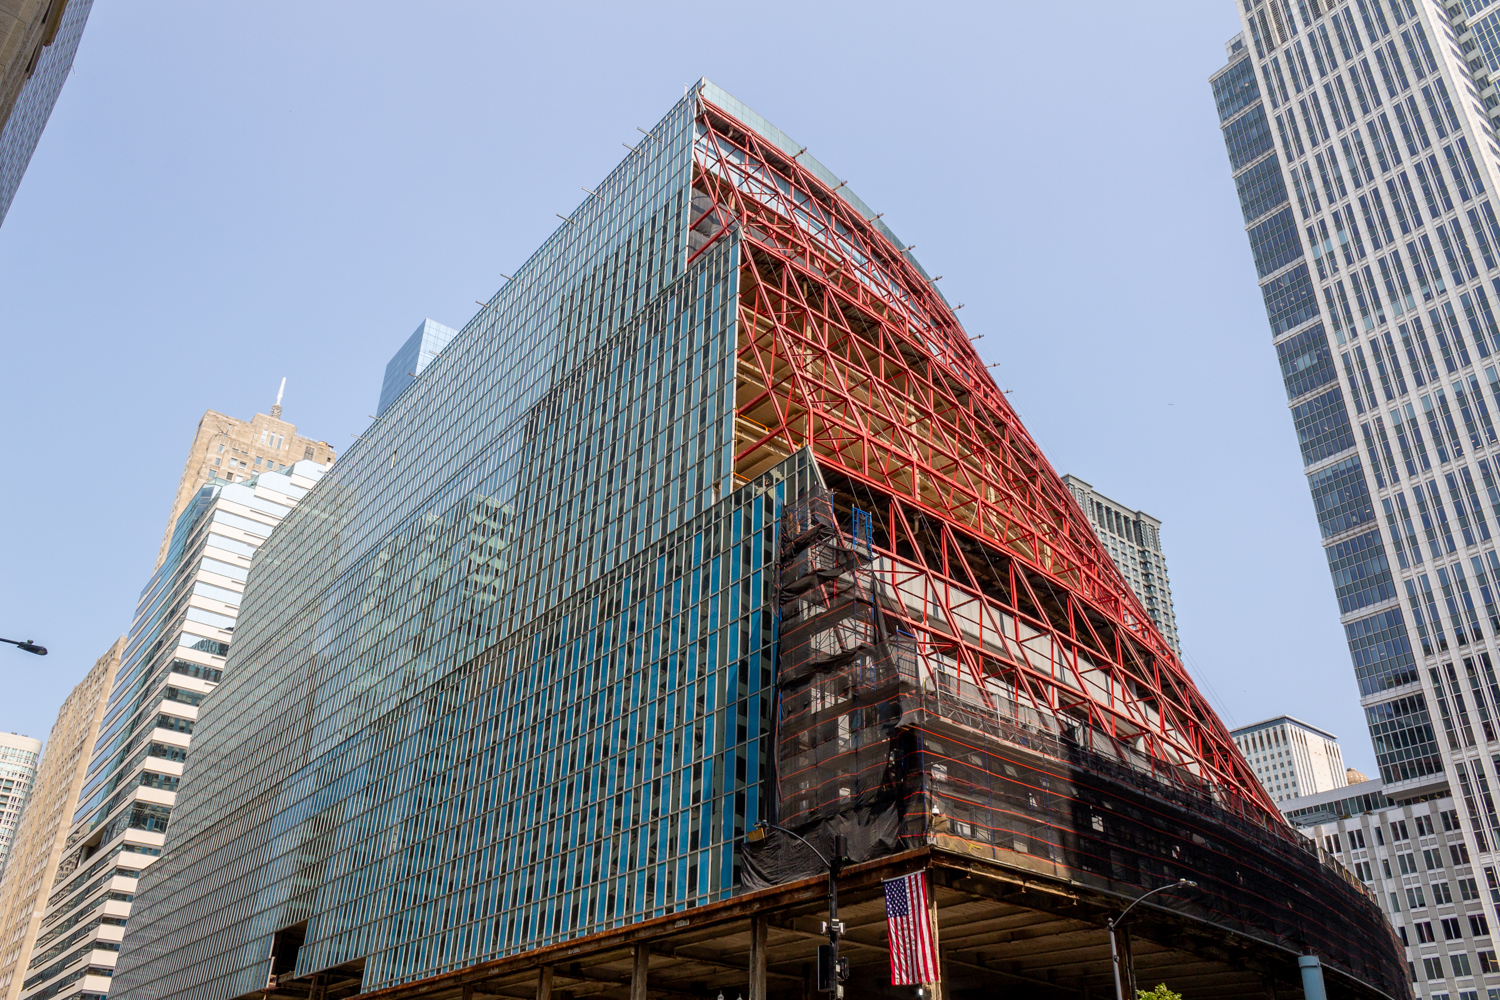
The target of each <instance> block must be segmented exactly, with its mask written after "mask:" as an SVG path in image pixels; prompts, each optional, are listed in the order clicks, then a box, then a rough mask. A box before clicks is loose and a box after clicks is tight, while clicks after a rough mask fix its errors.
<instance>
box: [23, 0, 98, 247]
mask: <svg viewBox="0 0 1500 1000" xmlns="http://www.w3.org/2000/svg"><path fill="white" fill-rule="evenodd" d="M93 5H94V0H0V224H3V223H4V222H5V216H6V213H7V212H9V211H10V203H11V201H12V199H14V198H15V195H16V188H18V187H20V185H21V177H22V175H24V174H25V173H26V165H27V164H28V163H30V162H31V154H32V153H33V152H35V151H36V144H37V142H38V141H39V140H40V139H41V137H42V130H43V129H44V128H46V126H47V119H48V118H50V117H51V116H52V108H53V105H55V104H56V103H57V95H58V94H59V93H61V92H62V85H63V84H64V83H65V82H67V79H68V73H69V71H71V70H72V68H73V56H74V55H75V54H76V53H77V52H78V41H79V39H80V38H81V37H82V36H83V27H84V25H85V24H87V23H88V19H89V10H90V9H91V8H92V7H93Z"/></svg>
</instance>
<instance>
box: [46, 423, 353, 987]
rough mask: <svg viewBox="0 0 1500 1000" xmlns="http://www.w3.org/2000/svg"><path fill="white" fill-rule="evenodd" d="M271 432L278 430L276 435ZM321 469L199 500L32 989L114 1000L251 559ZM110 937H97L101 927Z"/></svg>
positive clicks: (173, 544)
mask: <svg viewBox="0 0 1500 1000" xmlns="http://www.w3.org/2000/svg"><path fill="white" fill-rule="evenodd" d="M265 426H267V427H268V428H269V427H270V426H271V425H265ZM323 471H324V467H323V466H321V465H319V464H317V463H316V462H313V461H310V460H302V461H296V462H293V463H291V464H290V465H289V466H287V467H285V468H284V470H283V471H271V470H263V471H262V472H261V473H260V474H259V475H254V474H251V475H250V476H249V477H248V478H246V479H243V480H237V481H236V482H233V483H230V482H225V481H223V480H214V481H212V482H210V483H208V484H206V485H204V486H202V487H200V488H199V490H198V492H197V494H196V495H195V496H194V497H193V498H192V500H191V502H190V503H189V504H188V505H187V509H186V510H184V511H183V512H182V513H181V515H180V516H179V517H178V519H177V525H176V528H175V530H174V531H173V532H172V537H171V539H170V545H169V546H168V549H167V557H166V559H165V560H164V561H163V562H162V563H161V565H160V566H159V567H158V568H157V571H156V573H155V574H154V575H153V576H152V578H151V581H150V583H148V584H147V585H146V588H145V590H144V591H143V592H142V594H141V599H140V603H139V604H138V606H137V610H136V617H135V621H134V622H133V623H132V625H131V628H130V633H129V636H128V640H127V643H126V646H125V650H124V653H123V656H122V662H121V666H120V668H119V671H118V674H117V676H116V678H115V682H114V684H113V686H112V690H111V692H110V695H109V700H108V704H107V707H106V710H105V715H104V719H103V722H102V725H101V729H100V733H99V736H98V739H97V740H96V741H95V743H94V745H93V747H92V754H91V757H90V760H89V764H88V768H87V771H86V774H85V778H84V782H83V786H82V788H81V790H80V791H79V793H78V797H77V799H76V801H75V808H74V810H73V812H72V815H71V824H70V828H69V831H68V834H67V839H66V843H65V850H64V852H63V856H62V860H61V863H60V865H59V867H58V874H57V880H56V882H55V883H54V884H53V885H52V887H51V892H50V895H49V896H48V898H47V900H46V903H45V909H44V912H43V915H42V919H41V925H40V928H39V930H38V933H37V936H36V940H35V943H34V945H33V946H32V950H31V956H30V959H29V961H28V963H27V967H26V972H25V979H24V982H23V983H22V987H21V996H22V997H23V998H24V1000H53V998H55V997H62V998H64V1000H70V998H74V997H81V998H88V1000H97V998H99V997H102V996H104V995H105V994H107V993H108V992H109V986H110V976H111V974H112V972H113V968H114V964H115V957H116V952H117V951H118V950H119V944H118V943H117V942H118V941H119V940H120V933H122V932H120V931H115V930H108V929H107V928H119V927H124V926H125V925H126V920H127V919H128V918H129V916H130V910H131V904H132V899H133V895H134V893H135V889H136V885H137V879H138V878H139V876H140V874H141V872H142V871H143V870H144V869H146V868H147V867H148V866H149V865H150V864H151V863H152V862H153V861H155V860H156V858H157V856H158V855H159V854H160V853H161V845H162V839H163V834H164V832H165V831H166V829H167V827H168V821H169V819H170V817H171V814H172V807H173V805H174V803H175V802H176V799H177V794H178V790H179V787H180V782H181V778H182V772H183V762H184V761H186V760H187V759H188V750H189V746H190V745H191V743H192V733H193V727H194V725H195V723H196V721H197V718H198V706H199V705H200V704H201V703H202V702H203V699H204V698H205V697H206V696H207V695H208V693H209V692H210V691H212V690H213V689H214V688H215V686H217V684H218V683H219V681H220V680H221V679H222V676H223V668H224V657H225V654H226V653H227V652H228V651H229V643H230V639H231V638H232V636H233V633H234V628H235V622H236V619H237V617H238V615H239V613H240V604H241V601H242V598H243V594H244V588H245V580H246V578H247V576H248V574H249V571H250V568H251V565H252V558H253V557H254V556H255V554H256V552H257V550H259V548H260V546H261V544H262V543H263V542H265V540H266V537H267V536H268V535H270V534H271V530H272V529H273V528H275V527H276V525H277V524H278V523H279V522H280V521H281V519H282V518H283V517H285V516H286V514H287V512H288V511H290V510H291V509H293V507H295V506H296V504H297V501H298V500H299V499H301V498H302V496H303V495H305V494H306V493H307V491H308V490H309V489H310V488H311V487H312V486H313V484H314V483H316V482H317V480H318V479H319V478H320V477H321V476H322V475H323ZM96 927H98V928H100V931H99V933H97V934H96V933H94V932H93V930H92V929H93V928H96Z"/></svg>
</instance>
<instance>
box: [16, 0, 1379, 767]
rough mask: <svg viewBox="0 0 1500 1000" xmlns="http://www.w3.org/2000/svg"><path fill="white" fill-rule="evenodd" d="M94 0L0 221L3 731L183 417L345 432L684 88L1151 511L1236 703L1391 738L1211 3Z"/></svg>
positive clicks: (1214, 692) (1078, 459)
mask: <svg viewBox="0 0 1500 1000" xmlns="http://www.w3.org/2000/svg"><path fill="white" fill-rule="evenodd" d="M1148 14H1149V16H1146V15H1143V13H1142V11H1141V10H1140V9H1138V8H1135V7H1130V6H1128V5H1125V6H1122V5H1119V4H1113V3H1106V2H1104V0H1090V2H1087V3H1085V4H1082V5H1078V4H1018V3H1011V4H1005V5H1003V9H1002V5H998V4H976V5H974V6H972V7H964V6H961V5H941V4H921V5H914V4H873V3H861V4H832V3H813V4H810V3H806V2H801V3H795V4H780V3H771V2H760V3H756V4H752V5H749V6H745V5H722V4H719V5H715V4H703V3H692V4H686V3H684V4H654V5H653V4H632V5H607V4H602V3H601V4H567V3H558V4H546V5H521V4H516V5H500V4H492V3H473V4H460V3H422V4H413V3H410V2H404V3H380V2H361V3H332V2H326V3H318V4H302V3H298V4H292V3H254V4H251V3H228V2H225V3H214V4H190V3H185V2H158V3H151V4H141V3H119V2H110V0H101V2H100V3H98V4H97V5H96V6H95V9H94V13H93V16H92V17H91V19H90V22H89V26H88V30H87V31H86V32H85V34H84V36H83V43H82V46H81V47H80V49H79V53H78V60H77V64H76V73H75V74H74V75H73V77H72V78H71V79H70V80H69V82H68V84H67V86H66V87H65V88H64V90H63V94H62V98H61V100H60V101H59V103H58V107H57V110H56V111H55V113H54V114H53V116H52V121H51V124H50V125H49V126H48V128H47V132H46V134H45V135H44V136H43V139H42V142H41V146H40V147H39V149H38V150H37V154H36V156H35V158H34V159H33V160H32V163H31V168H30V170H29V172H28V173H27V176H26V179H25V181H24V182H23V184H22V185H21V189H20V192H19V194H18V195H17V197H16V200H15V203H14V205H13V207H12V209H11V212H10V215H9V217H8V218H7V219H6V221H5V223H4V225H3V226H0V330H3V336H0V350H3V352H4V353H3V359H4V376H5V383H4V389H3V392H0V420H3V423H0V426H3V427H4V431H5V433H4V435H3V437H0V440H3V442H4V446H3V452H0V454H3V458H4V464H3V468H4V470H5V480H6V484H5V488H4V490H3V491H0V531H3V533H4V534H3V537H0V546H3V548H0V552H3V557H0V567H3V570H0V635H4V636H6V637H7V638H30V637H35V638H36V639H37V640H38V641H41V642H45V643H46V644H47V645H48V646H50V647H51V649H52V655H51V656H49V657H47V658H46V659H45V660H40V659H35V658H32V657H29V656H26V655H25V654H22V653H18V652H15V651H11V652H9V653H7V652H5V650H3V649H0V679H3V684H4V687H3V690H4V691H5V693H6V696H5V697H4V698H3V699H0V730H18V731H22V732H26V733H30V734H32V735H36V736H45V735H46V731H47V729H48V727H49V726H50V725H51V723H52V719H53V717H54V714H55V712H56V710H57V706H58V705H59V703H60V702H61V700H62V698H63V697H64V695H65V694H66V693H67V691H68V689H69V687H70V686H71V685H72V684H74V683H75V682H76V681H77V680H78V678H79V677H81V676H82V674H83V673H84V672H85V671H86V670H87V669H88V667H89V665H90V664H91V663H92V662H93V660H94V658H95V657H96V656H97V655H98V654H99V653H100V652H102V651H103V650H104V649H105V648H106V647H108V645H109V643H110V642H111V640H112V639H113V637H114V636H116V635H118V634H120V633H121V632H123V631H125V630H126V629H127V628H128V627H129V623H130V617H131V614H132V612H133V610H134V606H135V600H136V597H137V594H138V592H139V590H140V588H141V586H142V585H143V584H144V583H145V581H146V578H147V576H148V574H149V573H150V570H151V564H152V560H153V558H154V556H155V553H156V547H157V543H158V542H159V541H160V538H161V534H162V530H163V528H164V526H165V518H166V515H167V512H168V510H169V507H170V504H171V499H172V494H173V490H174V489H175V486H176V483H177V480H178V477H179V475H180V474H181V470H182V464H183V461H184V459H185V457H186V448H187V446H188V443H189V441H190V439H191V436H192V432H193V429H194V427H195V425H196V422H197V420H198V417H199V416H200V415H201V414H202V412H203V410H204V409H206V408H210V407H212V408H214V409H217V410H220V411H223V412H225V413H229V414H234V415H236V416H241V417H246V418H248V417H249V416H250V415H251V414H253V413H254V412H256V411H257V410H259V411H264V410H266V409H267V408H268V407H269V406H270V404H271V402H272V400H273V397H274V395H275V391H276V386H277V383H278V382H279V381H280V379H281V377H282V376H283V375H284V376H286V377H287V398H286V404H285V405H286V414H285V415H286V417H287V419H290V420H292V421H294V422H295V423H296V424H297V425H298V428H299V430H301V431H302V432H303V433H305V434H309V435H311V436H315V437H321V438H324V439H326V440H328V441H329V442H330V443H332V444H333V445H334V446H335V447H336V448H338V449H339V450H340V451H342V450H343V449H345V448H347V447H348V446H349V444H350V443H351V442H352V441H353V436H352V435H353V433H354V432H358V431H361V430H363V428H364V427H365V425H366V424H367V423H368V418H367V417H366V414H369V413H373V412H374V409H375V402H376V398H377V396H378V394H379V389H380V377H381V374H382V370H383V367H384V365H385V362H386V359H387V358H388V357H389V356H390V354H391V353H392V352H393V351H394V350H395V348H396V347H397V346H398V345H399V344H400V343H401V341H402V340H403V339H404V338H405V337H406V336H407V335H408V334H410V333H411V331H412V330H413V329H414V328H415V327H416V325H417V324H418V323H419V322H420V321H421V320H422V319H423V318H424V317H427V316H430V317H432V318H433V319H436V320H438V321H440V322H443V323H446V324H449V325H451V326H462V325H463V323H464V322H465V321H466V320H467V319H468V318H469V317H470V315H472V314H473V312H474V311H475V310H476V308H477V307H476V305H475V302H474V300H476V299H487V298H488V297H489V296H490V295H491V294H492V293H493V292H494V291H495V289H496V288H497V287H498V285H499V284H500V281H501V279H500V277H499V275H500V273H501V272H505V273H509V272H510V270H511V268H513V267H514V266H516V265H517V264H518V263H519V262H520V261H522V260H524V259H525V258H526V257H527V256H528V255H529V254H530V253H531V251H532V250H533V249H534V248H535V247H536V246H537V245H538V244H540V243H541V242H542V240H543V239H544V238H545V237H546V235H547V234H548V233H549V232H550V231H551V230H552V229H553V228H554V227H555V226H557V225H559V222H558V220H557V218H556V215H555V213H567V212H568V211H570V210H571V209H572V208H573V206H575V205H576V204H577V203H578V201H579V200H581V199H582V198H583V197H584V195H583V192H582V191H580V190H579V188H580V187H581V186H583V185H592V184H593V183H594V182H596V181H597V180H599V179H600V178H601V177H603V176H604V174H605V173H606V172H608V170H609V169H610V167H611V165H612V164H614V163H615V162H616V161H617V160H618V159H619V158H620V156H622V155H623V154H624V150H623V149H622V148H621V147H620V143H621V142H622V141H630V140H631V139H632V137H633V136H637V135H638V134H639V133H637V132H636V131H635V129H636V127H637V126H643V127H649V126H650V125H651V124H652V123H654V122H655V121H656V120H657V119H658V118H660V117H661V115H662V114H664V113H665V112H666V110H667V108H668V107H669V106H670V105H671V104H672V102H673V101H674V100H676V99H677V98H679V97H680V96H681V95H682V91H683V85H684V84H686V83H688V82H689V81H692V80H695V79H697V78H698V77H699V76H707V77H709V78H710V79H712V80H714V81H715V82H716V83H718V84H719V85H720V86H723V87H724V88H725V89H727V90H728V91H730V92H731V93H733V94H734V95H736V96H737V97H739V98H740V99H741V100H743V101H744V102H745V103H747V104H749V105H750V106H751V107H753V108H755V109H756V110H757V111H759V112H760V113H761V114H763V115H765V116H766V117H767V118H769V119H770V120H771V121H773V122H775V123H776V124H777V125H779V126H780V127H781V128H782V129H783V130H785V131H786V132H787V133H788V134H790V135H791V136H793V137H794V138H795V139H797V140H798V141H799V142H801V143H804V144H806V145H808V146H809V147H810V149H811V151H812V153H813V154H814V155H816V156H817V157H818V158H819V159H821V160H822V161H823V162H824V163H825V164H827V165H828V166H829V167H830V169H832V170H833V171H834V172H835V173H837V174H838V175H839V176H840V177H846V178H848V179H849V181H850V184H851V186H852V187H853V188H854V189H855V190H856V191H857V192H858V193H859V194H860V196H861V197H863V198H864V200H865V201H866V202H868V203H869V204H870V205H872V206H874V208H875V210H876V211H879V212H884V213H885V219H886V221H887V222H889V223H890V224H891V225H892V227H893V228H894V229H895V230H896V231H897V232H898V233H900V234H901V236H902V238H903V239H905V240H906V241H907V242H908V243H914V244H916V246H917V251H916V252H917V256H918V257H919V258H921V260H922V261H923V263H924V264H925V265H926V267H927V268H928V270H929V271H930V272H931V273H933V274H941V275H944V276H945V277H944V279H943V288H944V291H945V292H946V293H947V294H948V297H949V299H950V300H952V301H954V302H963V303H965V305H966V308H965V311H964V312H963V314H962V315H963V318H964V321H965V324H966V325H967V326H968V328H969V330H970V332H971V333H983V334H985V337H984V339H983V340H982V341H980V342H979V344H978V346H979V347H980V348H981V353H982V354H984V355H985V357H986V359H987V360H989V361H999V362H1001V364H1000V366H999V367H998V368H996V369H995V371H996V372H997V373H998V374H997V378H998V379H999V381H1000V382H1001V384H1002V387H1003V388H1006V389H1011V390H1013V393H1012V395H1011V399H1012V401H1013V402H1014V403H1015V405H1016V407H1017V408H1018V409H1019V411H1020V413H1021V415H1022V417H1023V418H1024V419H1025V420H1026V422H1027V425H1028V427H1029V428H1030V429H1031V431H1032V433H1033V434H1034V435H1036V437H1037V438H1038V440H1039V441H1040V442H1041V443H1042V446H1043V447H1044V448H1045V449H1046V451H1047V454H1048V456H1049V457H1050V458H1051V460H1052V462H1053V464H1054V465H1055V466H1056V468H1057V469H1058V471H1060V472H1068V471H1071V472H1073V473H1076V474H1077V475H1079V476H1082V477H1083V478H1084V479H1086V480H1088V481H1089V482H1091V483H1093V484H1094V485H1095V486H1096V487H1097V488H1099V489H1100V490H1102V491H1104V492H1105V493H1107V494H1109V495H1111V496H1114V497H1117V498H1118V499H1120V500H1122V501H1124V502H1127V503H1131V504H1134V505H1136V506H1139V507H1141V508H1144V509H1145V510H1148V511H1150V512H1152V513H1153V514H1155V515H1157V516H1158V517H1160V518H1162V520H1163V521H1165V523H1166V524H1165V529H1164V538H1165V545H1166V550H1167V557H1168V560H1169V563H1170V568H1171V575H1172V584H1173V588H1174V596H1175V598H1176V604H1177V612H1178V617H1179V622H1180V625H1181V629H1182V635H1183V640H1184V644H1185V648H1186V651H1187V658H1188V662H1189V665H1190V667H1191V668H1192V670H1193V672H1194V675H1195V676H1196V677H1197V678H1198V679H1199V682H1200V684H1203V685H1204V686H1205V687H1206V688H1207V689H1208V693H1209V695H1210V698H1211V700H1212V701H1213V702H1214V704H1215V705H1216V706H1217V707H1218V708H1219V709H1220V711H1221V712H1222V713H1223V714H1224V715H1225V717H1226V719H1227V720H1228V721H1229V722H1230V723H1231V724H1245V723H1249V722H1254V721H1257V720H1259V719H1262V718H1265V717H1267V716H1271V715H1276V714H1280V713H1283V712H1287V713H1291V714H1294V715H1297V716H1299V717H1301V718H1304V719H1306V720H1308V721H1310V722H1313V723H1315V724H1317V725H1320V726H1323V727H1324V728H1327V729H1330V730H1332V731H1333V732H1335V733H1337V734H1339V735H1340V736H1341V737H1342V738H1343V742H1344V746H1345V755H1346V757H1347V758H1348V759H1349V760H1350V762H1351V763H1354V764H1355V765H1356V766H1360V767H1361V768H1362V769H1365V770H1369V769H1370V768H1371V766H1372V764H1373V760H1372V754H1371V751H1370V747H1369V739H1368V736H1367V734H1366V732H1365V727H1364V725H1363V721H1362V716H1361V712H1360V709H1359V706H1358V701H1357V692H1356V688H1355V685H1354V681H1353V671H1352V668H1351V667H1350V664H1349V656H1348V652H1347V649H1346V647H1345V646H1344V643H1343V639H1342V630H1341V629H1340V627H1339V625H1338V621H1337V607H1336V605H1335V603H1334V599H1333V592H1332V585H1331V584H1330V582H1329V577H1328V571H1327V567H1326V563H1325V560H1324V557H1323V553H1322V550H1321V549H1320V547H1319V543H1318V533H1317V529H1316V525H1315V522H1314V518H1313V514H1312V503H1311V500H1310V499H1309V497H1308V492H1307V486H1306V484H1305V481H1304V479H1303V476H1302V470H1301V463H1300V459H1299V457H1298V451H1297V446H1296V441H1295V437H1294V435H1293V432H1292V425H1291V419H1290V417H1289V416H1288V414H1287V411H1286V405H1285V395H1284V393H1283V391H1282V387H1281V380H1280V377H1279V375H1278V372H1277V368H1276V363H1275V353H1274V351H1273V350H1272V349H1271V345H1270V339H1271V338H1270V333H1269V330H1268V328H1267V326H1266V321H1265V316H1264V313H1263V311H1262V308H1261V303H1260V296H1259V293H1258V292H1257V290H1256V288H1255V277H1254V270H1253V268H1252V265H1251V259H1250V253H1249V250H1248V248H1247V245H1246V241H1245V237H1244V234H1243V232H1242V229H1241V224H1240V215H1239V209H1238V205H1237V203H1236V201H1235V196H1234V189H1233V184H1232V183H1231V181H1230V179H1229V175H1228V165H1227V161H1226V157H1225V153H1224V148H1223V145H1222V143H1221V141H1220V138H1219V132H1218V122H1217V119H1216V116H1215V114H1214V107H1213V102H1212V100H1211V99H1210V94H1209V89H1208V84H1207V78H1208V75H1209V74H1210V73H1212V72H1213V71H1214V70H1216V69H1217V68H1218V67H1219V66H1221V65H1222V64H1223V62H1224V49H1223V43H1224V41H1225V40H1226V39H1227V38H1228V37H1229V36H1230V35H1232V34H1233V33H1234V32H1235V31H1236V30H1237V22H1236V20H1235V12H1234V4H1233V2H1232V0H1170V2H1169V0H1161V2H1159V3H1156V4H1153V5H1151V8H1150V10H1149V12H1148Z"/></svg>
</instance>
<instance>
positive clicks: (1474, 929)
mask: <svg viewBox="0 0 1500 1000" xmlns="http://www.w3.org/2000/svg"><path fill="white" fill-rule="evenodd" d="M1469 933H1470V934H1471V935H1472V936H1474V937H1488V936H1489V933H1490V920H1489V918H1488V917H1486V916H1485V915H1484V914H1483V913H1471V914H1469Z"/></svg>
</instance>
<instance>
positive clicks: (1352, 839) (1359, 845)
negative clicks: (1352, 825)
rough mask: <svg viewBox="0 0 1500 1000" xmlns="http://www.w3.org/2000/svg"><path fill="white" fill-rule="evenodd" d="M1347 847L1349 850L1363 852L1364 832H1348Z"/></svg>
mask: <svg viewBox="0 0 1500 1000" xmlns="http://www.w3.org/2000/svg"><path fill="white" fill-rule="evenodd" d="M1349 846H1350V848H1352V849H1355V850H1361V851H1362V850H1364V847H1365V831H1363V830H1350V831H1349Z"/></svg>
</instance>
